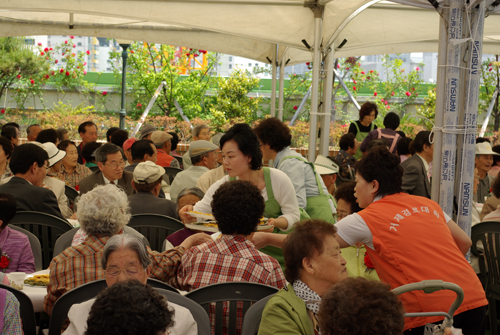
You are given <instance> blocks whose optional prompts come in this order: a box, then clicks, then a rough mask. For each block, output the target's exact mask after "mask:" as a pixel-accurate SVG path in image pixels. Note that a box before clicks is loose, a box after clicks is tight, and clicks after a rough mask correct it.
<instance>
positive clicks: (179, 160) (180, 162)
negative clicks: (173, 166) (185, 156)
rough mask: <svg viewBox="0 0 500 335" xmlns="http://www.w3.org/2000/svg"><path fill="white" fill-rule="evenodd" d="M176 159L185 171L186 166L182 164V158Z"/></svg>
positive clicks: (176, 157)
mask: <svg viewBox="0 0 500 335" xmlns="http://www.w3.org/2000/svg"><path fill="white" fill-rule="evenodd" d="M174 158H175V159H177V161H178V162H179V165H180V166H181V169H184V164H183V163H182V157H178V156H174Z"/></svg>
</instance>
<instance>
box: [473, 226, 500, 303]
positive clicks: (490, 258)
mask: <svg viewBox="0 0 500 335" xmlns="http://www.w3.org/2000/svg"><path fill="white" fill-rule="evenodd" d="M470 237H471V240H472V246H471V252H472V254H474V255H475V256H478V261H479V270H480V271H481V275H480V277H481V282H482V283H483V285H484V290H485V291H486V292H488V290H489V289H491V288H493V287H495V288H496V289H500V281H499V280H500V273H499V271H500V265H499V261H500V222H492V221H486V222H480V223H478V224H477V225H474V226H473V227H472V229H471V236H470ZM478 242H480V243H479V245H481V244H482V250H481V248H478ZM487 294H488V293H487Z"/></svg>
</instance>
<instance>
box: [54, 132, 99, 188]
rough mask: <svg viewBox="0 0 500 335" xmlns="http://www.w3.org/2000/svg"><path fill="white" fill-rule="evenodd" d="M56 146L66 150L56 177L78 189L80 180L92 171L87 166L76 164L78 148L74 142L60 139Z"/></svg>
mask: <svg viewBox="0 0 500 335" xmlns="http://www.w3.org/2000/svg"><path fill="white" fill-rule="evenodd" d="M57 147H58V148H59V150H64V151H66V157H64V159H63V160H62V166H61V170H60V171H59V174H58V175H57V177H58V178H59V179H61V180H62V181H64V182H65V183H66V185H69V186H71V187H73V188H76V189H78V186H79V184H80V181H81V180H82V179H83V178H85V177H87V176H90V175H91V174H92V171H90V169H89V168H88V167H86V166H83V165H81V164H78V150H77V149H76V144H75V142H72V141H62V142H61V143H59V145H58V146H57Z"/></svg>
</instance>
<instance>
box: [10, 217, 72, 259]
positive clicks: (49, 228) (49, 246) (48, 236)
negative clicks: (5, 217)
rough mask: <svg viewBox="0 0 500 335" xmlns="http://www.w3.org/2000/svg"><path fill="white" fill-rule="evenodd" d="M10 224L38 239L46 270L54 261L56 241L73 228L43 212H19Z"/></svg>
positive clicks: (66, 222)
mask: <svg viewBox="0 0 500 335" xmlns="http://www.w3.org/2000/svg"><path fill="white" fill-rule="evenodd" d="M10 224H11V225H16V226H18V227H21V228H23V229H26V230H28V231H29V232H31V233H32V234H33V235H35V236H36V237H37V238H38V240H39V241H40V244H41V246H42V266H43V268H44V269H46V268H48V267H49V264H50V261H51V260H52V255H53V253H54V246H55V244H56V240H57V239H58V238H59V236H61V235H62V234H64V233H65V232H67V231H70V230H71V229H72V228H73V226H71V224H70V223H69V222H68V221H66V220H63V219H61V218H58V217H57V216H54V215H51V214H46V213H41V212H17V213H16V216H14V218H13V219H12V221H11V222H10Z"/></svg>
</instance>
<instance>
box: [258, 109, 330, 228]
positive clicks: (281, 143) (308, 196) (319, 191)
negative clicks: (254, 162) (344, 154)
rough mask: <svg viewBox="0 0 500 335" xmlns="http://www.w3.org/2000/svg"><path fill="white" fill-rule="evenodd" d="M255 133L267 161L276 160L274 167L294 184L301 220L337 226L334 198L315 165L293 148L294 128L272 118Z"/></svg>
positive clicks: (260, 124)
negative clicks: (318, 221)
mask: <svg viewBox="0 0 500 335" xmlns="http://www.w3.org/2000/svg"><path fill="white" fill-rule="evenodd" d="M254 131H255V133H256V134H257V137H258V138H259V141H260V144H261V149H262V154H263V156H264V161H267V160H273V164H274V167H275V168H277V169H279V170H281V171H283V172H284V173H285V174H286V175H287V176H288V177H289V178H290V180H291V181H292V183H293V186H294V188H295V193H296V194H297V201H298V204H299V208H300V211H301V213H300V219H301V220H304V219H309V218H311V219H321V220H325V221H326V222H330V223H332V224H333V223H335V220H334V217H333V215H334V214H335V213H336V211H335V205H334V201H333V198H332V196H331V195H330V193H328V190H327V188H326V186H325V184H324V182H323V179H322V178H320V176H319V174H318V173H317V172H316V169H315V167H314V164H312V163H310V162H308V161H307V160H306V159H305V158H304V157H302V156H301V155H300V154H299V153H297V152H296V151H295V150H292V149H290V148H289V146H290V145H291V144H292V134H291V132H290V128H288V126H287V125H286V124H284V123H283V122H281V121H280V120H278V119H277V118H268V119H265V120H263V121H261V122H260V123H259V124H258V125H257V126H256V127H255V128H254Z"/></svg>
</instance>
